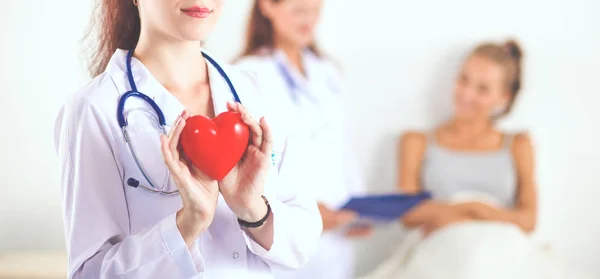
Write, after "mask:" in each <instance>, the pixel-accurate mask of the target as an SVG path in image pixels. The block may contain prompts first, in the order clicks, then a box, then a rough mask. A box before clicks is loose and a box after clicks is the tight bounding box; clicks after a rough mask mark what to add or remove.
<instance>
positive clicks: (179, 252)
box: [161, 214, 204, 278]
mask: <svg viewBox="0 0 600 279" xmlns="http://www.w3.org/2000/svg"><path fill="white" fill-rule="evenodd" d="M161 235H162V239H163V242H164V244H165V246H166V247H167V250H168V251H169V253H170V254H171V256H172V257H173V260H174V261H175V263H176V264H177V266H178V267H179V271H180V272H181V275H182V276H183V277H184V278H189V277H194V276H198V275H199V274H200V273H202V272H204V259H203V258H202V255H201V254H200V249H199V248H198V244H197V243H195V244H194V245H193V247H191V248H188V247H187V244H186V243H185V240H184V239H183V236H181V233H180V232H179V229H178V228H177V222H176V214H173V215H171V216H169V217H167V218H166V219H165V220H164V221H163V222H162V224H161Z"/></svg>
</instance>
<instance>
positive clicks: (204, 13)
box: [181, 6, 212, 18]
mask: <svg viewBox="0 0 600 279" xmlns="http://www.w3.org/2000/svg"><path fill="white" fill-rule="evenodd" d="M181 12H183V13H184V14H186V15H188V16H190V17H193V18H207V17H208V16H210V14H211V13H212V10H211V9H209V8H207V7H200V6H194V7H190V8H185V9H181Z"/></svg>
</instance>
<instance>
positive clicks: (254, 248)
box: [242, 197, 282, 257]
mask: <svg viewBox="0 0 600 279" xmlns="http://www.w3.org/2000/svg"><path fill="white" fill-rule="evenodd" d="M267 200H268V201H269V205H270V206H271V214H273V245H271V249H270V250H267V249H265V248H264V247H262V246H261V245H260V244H258V243H257V242H256V241H255V240H254V239H253V238H252V236H251V235H250V234H249V233H248V231H247V230H246V229H244V228H242V234H243V236H244V239H245V240H246V246H248V249H249V250H250V252H252V253H253V254H255V255H258V256H260V257H273V254H277V248H278V244H279V243H278V241H277V240H280V239H279V235H281V232H280V231H279V230H281V227H280V226H281V225H282V224H278V223H279V222H278V220H279V218H278V214H279V213H280V212H281V210H282V208H281V206H282V203H281V202H280V201H278V200H277V199H274V198H271V197H267Z"/></svg>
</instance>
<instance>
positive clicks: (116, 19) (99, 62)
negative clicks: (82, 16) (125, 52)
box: [84, 0, 140, 77]
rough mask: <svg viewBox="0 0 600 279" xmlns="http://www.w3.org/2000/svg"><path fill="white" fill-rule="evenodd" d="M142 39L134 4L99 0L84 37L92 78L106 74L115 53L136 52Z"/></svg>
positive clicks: (138, 16) (124, 1) (126, 1)
mask: <svg viewBox="0 0 600 279" xmlns="http://www.w3.org/2000/svg"><path fill="white" fill-rule="evenodd" d="M139 38H140V14H139V11H138V9H137V7H136V5H135V4H134V2H133V0H98V4H97V6H96V7H95V9H94V13H93V16H92V20H91V22H90V26H89V29H88V33H87V34H86V35H85V37H84V40H85V41H89V48H88V49H87V51H88V53H87V54H88V55H89V64H88V71H89V72H90V74H91V75H92V77H96V76H98V75H99V74H101V73H102V72H104V70H105V68H106V65H107V64H108V62H109V60H110V58H111V56H112V54H113V53H114V52H115V50H117V49H118V48H120V49H133V48H135V46H136V45H137V43H138V40H139Z"/></svg>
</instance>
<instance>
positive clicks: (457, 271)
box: [360, 193, 593, 279]
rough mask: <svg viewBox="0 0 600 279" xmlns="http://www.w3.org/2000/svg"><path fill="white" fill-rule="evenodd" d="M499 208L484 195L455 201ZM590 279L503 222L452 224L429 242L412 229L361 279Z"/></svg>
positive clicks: (438, 232)
mask: <svg viewBox="0 0 600 279" xmlns="http://www.w3.org/2000/svg"><path fill="white" fill-rule="evenodd" d="M465 201H479V202H484V203H488V204H491V205H496V202H495V201H494V199H493V198H490V197H488V196H485V195H481V194H479V193H462V194H460V195H456V196H455V197H453V198H452V200H451V201H450V202H465ZM481 278H485V279H506V278H511V279H521V278H522V279H525V278H526V279H567V278H568V279H588V278H590V279H591V278H593V277H591V276H588V275H585V274H580V273H577V272H576V271H574V270H568V269H567V268H565V266H564V265H563V264H562V263H560V262H559V261H557V260H556V259H555V257H553V255H552V254H551V253H550V252H549V251H547V250H545V249H543V248H542V246H541V245H539V244H537V243H535V241H534V240H533V239H531V238H530V237H529V236H528V235H526V234H525V233H523V232H522V231H521V230H520V229H519V228H518V227H517V226H515V225H512V224H509V223H503V222H468V223H460V224H455V225H450V226H448V227H446V228H443V229H441V230H439V231H437V232H434V233H433V234H431V235H430V236H429V237H427V238H425V239H423V238H422V234H421V229H420V228H416V229H413V230H411V231H409V233H408V235H407V236H406V238H405V239H404V241H403V242H402V243H401V244H400V246H399V247H398V248H397V249H396V250H395V251H394V252H393V253H392V255H391V256H390V257H389V258H388V259H387V260H386V261H385V262H383V263H382V264H381V265H379V266H378V267H377V268H376V269H375V270H374V271H373V272H371V273H370V274H368V275H366V276H363V277H360V279H481Z"/></svg>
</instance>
